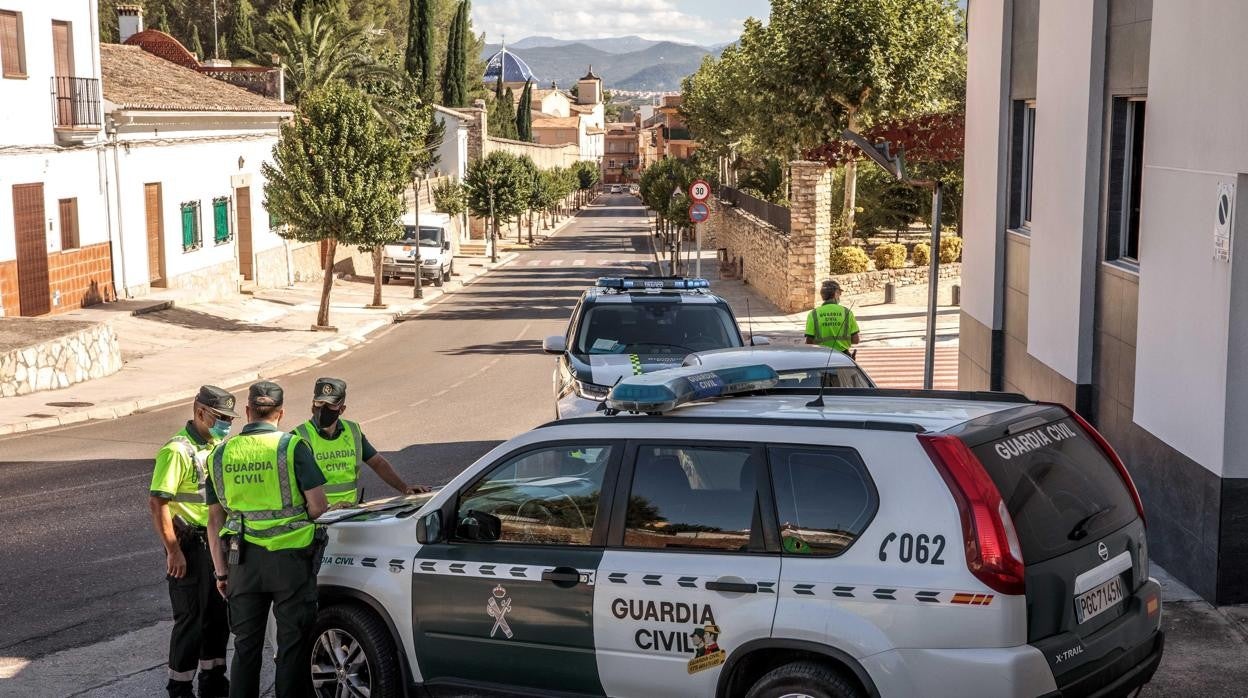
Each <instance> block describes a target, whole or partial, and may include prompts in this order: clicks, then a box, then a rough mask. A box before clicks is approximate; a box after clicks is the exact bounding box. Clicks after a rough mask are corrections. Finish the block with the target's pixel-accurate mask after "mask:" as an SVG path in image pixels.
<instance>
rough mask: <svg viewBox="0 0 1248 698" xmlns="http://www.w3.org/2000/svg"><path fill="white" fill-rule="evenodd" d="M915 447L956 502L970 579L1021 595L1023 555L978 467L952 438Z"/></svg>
mask: <svg viewBox="0 0 1248 698" xmlns="http://www.w3.org/2000/svg"><path fill="white" fill-rule="evenodd" d="M919 443H921V444H923V448H924V449H925V450H926V451H927V455H928V456H929V457H931V459H932V462H933V463H934V464H935V465H936V469H937V470H938V471H940V476H941V477H942V478H944V480H945V484H946V485H948V486H949V491H950V492H951V493H953V499H954V501H955V502H957V505H958V513H959V514H960V515H961V518H962V536H963V540H964V543H965V546H964V547H965V548H966V566H967V568H968V569H970V571H971V574H973V575H975V577H976V578H978V579H979V580H980V581H981V582H983V583H984V584H987V585H988V586H989V587H990V588H992V589H993V590H994V591H997V592H999V593H1002V594H1022V593H1023V586H1024V569H1023V553H1022V549H1021V547H1020V546H1019V544H1018V534H1017V533H1016V532H1015V531H1014V521H1013V520H1012V519H1011V518H1010V512H1009V511H1008V510H1006V508H1005V500H1003V499H1001V493H1000V492H999V491H998V490H997V486H996V484H995V483H993V481H992V478H990V477H988V473H987V471H985V470H984V466H983V465H981V464H980V462H979V459H977V458H976V457H975V454H973V453H971V450H970V449H969V448H967V447H966V444H964V443H962V440H961V439H959V438H958V437H956V436H947V435H939V434H921V435H919Z"/></svg>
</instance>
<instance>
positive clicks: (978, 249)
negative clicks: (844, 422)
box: [641, 0, 1010, 329]
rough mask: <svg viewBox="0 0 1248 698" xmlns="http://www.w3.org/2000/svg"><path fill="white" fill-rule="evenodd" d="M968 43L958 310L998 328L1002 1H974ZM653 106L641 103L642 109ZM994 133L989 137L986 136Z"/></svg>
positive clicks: (1004, 137)
mask: <svg viewBox="0 0 1248 698" xmlns="http://www.w3.org/2000/svg"><path fill="white" fill-rule="evenodd" d="M969 12H970V16H969V17H968V20H967V22H968V25H969V26H970V27H971V28H972V30H971V32H970V37H969V43H968V46H967V71H966V72H967V76H966V133H967V138H966V152H965V155H964V162H965V171H964V188H963V206H962V211H963V213H962V238H963V246H962V289H963V293H962V310H963V312H965V313H966V314H968V315H970V316H971V317H973V318H975V319H976V320H978V321H979V323H980V324H982V325H984V326H985V327H988V328H994V329H996V328H1000V327H1001V312H1002V311H1001V295H1002V288H1003V287H1002V285H1001V284H1000V283H999V280H1000V279H1001V269H1002V266H1003V259H1004V258H1003V249H1002V244H1003V243H1002V241H1001V231H1002V230H1004V229H1005V211H1006V203H1005V201H1006V191H1007V186H1006V182H1007V180H1006V172H1007V170H1006V163H1007V161H1008V157H1007V154H1008V152H1009V150H1008V145H1007V144H1008V142H1009V141H1008V134H1007V132H1006V129H1003V128H1001V127H1000V126H1001V124H1005V123H1008V121H1007V118H1006V117H1007V114H1008V110H1009V100H1008V99H1007V98H1006V95H1007V94H1008V82H1009V69H1008V63H1009V56H1010V46H1009V41H1010V13H1009V8H1008V7H1007V3H1006V2H1004V0H988V1H982V0H981V1H979V2H973V3H971V4H970V6H969ZM647 110H649V112H650V113H651V114H653V112H654V108H653V107H642V108H641V113H642V116H643V118H648V117H647V116H646V112H647ZM992 133H997V138H995V139H993V138H991V137H988V136H986V135H985V134H992Z"/></svg>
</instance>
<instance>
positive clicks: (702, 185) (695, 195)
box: [689, 179, 711, 201]
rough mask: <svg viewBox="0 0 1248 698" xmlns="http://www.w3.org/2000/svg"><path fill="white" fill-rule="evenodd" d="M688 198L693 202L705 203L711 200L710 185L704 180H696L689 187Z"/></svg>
mask: <svg viewBox="0 0 1248 698" xmlns="http://www.w3.org/2000/svg"><path fill="white" fill-rule="evenodd" d="M689 198H690V199H693V200H694V201H706V200H707V199H709V198H711V184H710V182H708V181H706V180H705V179H696V180H694V182H693V184H690V185H689Z"/></svg>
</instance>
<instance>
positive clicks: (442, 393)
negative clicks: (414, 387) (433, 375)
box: [433, 389, 451, 397]
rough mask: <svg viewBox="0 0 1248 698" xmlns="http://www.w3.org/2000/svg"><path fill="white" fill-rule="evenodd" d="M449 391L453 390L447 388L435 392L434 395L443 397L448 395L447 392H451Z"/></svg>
mask: <svg viewBox="0 0 1248 698" xmlns="http://www.w3.org/2000/svg"><path fill="white" fill-rule="evenodd" d="M449 392H451V391H450V389H447V390H439V391H438V392H436V393H434V394H433V397H442V396H443V395H446V394H447V393H449Z"/></svg>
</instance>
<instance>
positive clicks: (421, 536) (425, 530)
mask: <svg viewBox="0 0 1248 698" xmlns="http://www.w3.org/2000/svg"><path fill="white" fill-rule="evenodd" d="M416 542H417V543H420V544H421V545H427V544H429V543H441V542H442V512H441V511H434V512H431V513H428V514H425V515H424V516H422V517H420V520H419V521H417V522H416Z"/></svg>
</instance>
